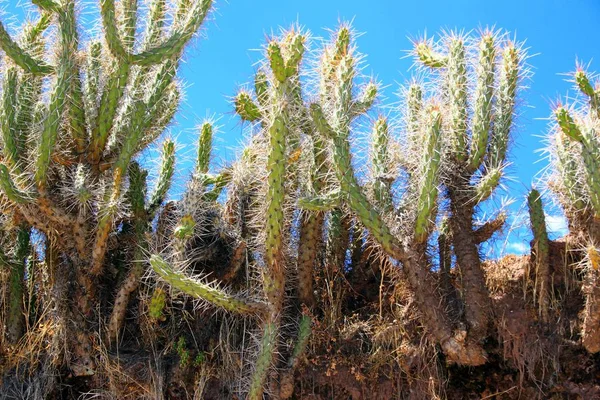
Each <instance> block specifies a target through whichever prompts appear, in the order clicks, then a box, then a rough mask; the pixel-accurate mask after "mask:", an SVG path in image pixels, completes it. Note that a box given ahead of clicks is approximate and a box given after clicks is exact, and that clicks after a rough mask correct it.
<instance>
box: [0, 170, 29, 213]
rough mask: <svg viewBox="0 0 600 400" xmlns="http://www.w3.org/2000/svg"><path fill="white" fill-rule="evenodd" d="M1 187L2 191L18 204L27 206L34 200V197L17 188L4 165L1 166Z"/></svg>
mask: <svg viewBox="0 0 600 400" xmlns="http://www.w3.org/2000/svg"><path fill="white" fill-rule="evenodd" d="M0 187H2V191H3V192H4V194H5V195H6V197H8V198H9V199H10V201H13V202H15V203H17V204H26V203H30V202H32V201H33V200H34V196H33V195H32V194H30V193H27V192H24V191H22V190H21V189H19V188H17V186H16V185H15V183H14V181H13V179H12V177H11V176H10V172H9V171H8V168H7V167H6V165H4V164H0Z"/></svg>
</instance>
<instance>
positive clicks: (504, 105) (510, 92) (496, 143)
mask: <svg viewBox="0 0 600 400" xmlns="http://www.w3.org/2000/svg"><path fill="white" fill-rule="evenodd" d="M518 81H519V51H518V49H517V48H516V47H515V46H514V45H513V44H509V45H508V46H507V47H506V48H505V49H504V50H503V52H502V67H501V70H500V82H499V86H498V95H497V100H496V111H495V115H494V127H493V132H492V139H491V141H490V147H489V149H488V160H487V165H488V166H489V167H491V168H500V167H501V166H502V163H503V162H504V159H505V158H506V151H507V149H508V141H509V137H510V136H509V135H510V131H511V128H512V122H513V115H514V113H515V104H516V95H517V86H518Z"/></svg>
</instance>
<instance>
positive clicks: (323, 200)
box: [298, 190, 342, 212]
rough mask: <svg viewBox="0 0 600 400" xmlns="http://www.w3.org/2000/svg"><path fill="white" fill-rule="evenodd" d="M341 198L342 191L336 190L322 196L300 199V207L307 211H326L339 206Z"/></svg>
mask: <svg viewBox="0 0 600 400" xmlns="http://www.w3.org/2000/svg"><path fill="white" fill-rule="evenodd" d="M341 200H342V196H341V193H340V192H339V191H337V190H335V191H333V192H330V193H326V194H323V195H320V196H315V197H303V198H301V199H298V207H300V208H301V209H303V210H306V211H314V212H325V211H331V210H333V209H334V208H336V207H338V206H339V205H340V202H341Z"/></svg>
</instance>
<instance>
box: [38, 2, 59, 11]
mask: <svg viewBox="0 0 600 400" xmlns="http://www.w3.org/2000/svg"><path fill="white" fill-rule="evenodd" d="M31 3H33V4H34V5H36V6H38V7H39V8H41V9H42V10H44V11H56V10H58V9H59V7H60V5H59V4H58V3H57V2H56V1H54V0H31Z"/></svg>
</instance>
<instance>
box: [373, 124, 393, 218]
mask: <svg viewBox="0 0 600 400" xmlns="http://www.w3.org/2000/svg"><path fill="white" fill-rule="evenodd" d="M389 141H390V137H389V130H388V123H387V120H386V119H385V118H379V119H378V120H377V121H375V124H374V125H373V130H372V133H371V164H372V175H373V195H374V198H375V203H376V204H377V205H378V206H379V207H381V208H382V209H384V210H389V209H390V208H391V207H392V192H391V184H390V177H391V175H392V174H391V168H390V156H389Z"/></svg>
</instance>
